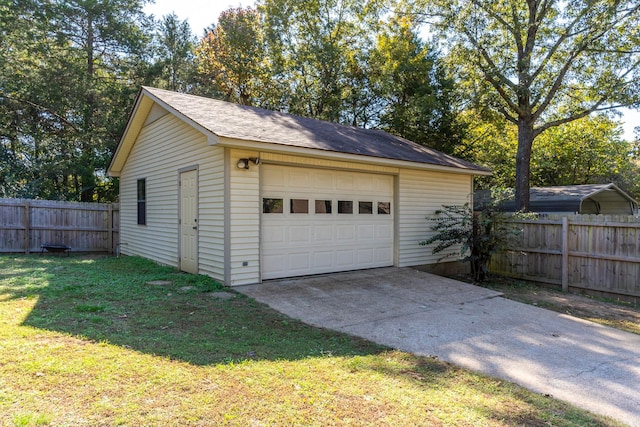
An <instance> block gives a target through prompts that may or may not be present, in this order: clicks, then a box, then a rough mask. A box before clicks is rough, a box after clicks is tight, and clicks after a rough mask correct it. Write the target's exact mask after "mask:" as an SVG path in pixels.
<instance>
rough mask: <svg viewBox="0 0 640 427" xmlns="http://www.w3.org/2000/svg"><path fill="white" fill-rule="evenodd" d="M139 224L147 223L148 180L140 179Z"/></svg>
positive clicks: (138, 198)
mask: <svg viewBox="0 0 640 427" xmlns="http://www.w3.org/2000/svg"><path fill="white" fill-rule="evenodd" d="M137 200H138V224H140V225H146V224H147V180H146V178H142V179H139V180H138V197H137Z"/></svg>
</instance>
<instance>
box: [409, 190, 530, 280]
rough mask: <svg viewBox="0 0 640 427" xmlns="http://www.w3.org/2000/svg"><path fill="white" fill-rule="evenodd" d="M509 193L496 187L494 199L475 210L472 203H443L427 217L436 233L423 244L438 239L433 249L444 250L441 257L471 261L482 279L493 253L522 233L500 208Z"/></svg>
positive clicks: (487, 270) (471, 267) (474, 271)
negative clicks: (455, 257) (498, 207)
mask: <svg viewBox="0 0 640 427" xmlns="http://www.w3.org/2000/svg"><path fill="white" fill-rule="evenodd" d="M508 197H509V192H508V191H495V192H494V193H493V194H492V202H491V203H489V204H488V206H487V207H486V208H485V209H484V210H482V211H480V212H473V210H472V208H471V206H470V205H469V203H465V204H464V205H462V206H460V205H444V206H443V207H442V209H439V210H437V211H436V212H435V213H434V215H431V216H430V217H428V218H427V219H429V220H430V221H432V226H431V230H432V231H433V232H434V234H433V235H432V236H431V237H430V238H428V239H426V240H424V241H421V242H420V245H422V246H427V245H432V244H434V243H437V244H436V245H435V246H434V247H433V248H432V252H433V253H434V254H438V253H443V252H444V256H443V257H442V258H440V261H442V260H444V259H447V258H449V257H452V256H457V258H458V260H459V261H462V262H468V263H469V267H470V269H471V275H472V277H473V280H474V281H476V282H483V281H484V280H486V278H487V275H488V274H489V262H490V261H491V257H492V256H493V255H494V254H495V253H497V252H499V251H500V250H503V249H504V248H505V247H506V245H507V244H508V242H509V239H510V238H511V237H513V236H515V235H517V234H518V233H519V231H518V230H514V229H513V227H512V226H510V225H509V223H508V222H507V221H505V220H506V219H507V216H506V214H505V213H504V212H500V211H499V210H498V209H497V206H499V204H500V203H501V201H503V200H505V199H506V198H508Z"/></svg>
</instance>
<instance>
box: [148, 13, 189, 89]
mask: <svg viewBox="0 0 640 427" xmlns="http://www.w3.org/2000/svg"><path fill="white" fill-rule="evenodd" d="M156 28H157V29H156V33H155V38H154V39H155V51H156V58H155V61H154V64H153V66H152V73H153V74H155V75H156V77H155V78H154V80H153V85H154V86H155V87H159V88H162V89H168V90H173V91H177V92H187V91H188V90H189V89H190V88H191V86H192V85H193V79H194V73H195V65H194V57H195V52H194V51H195V43H196V38H195V37H194V35H193V33H192V32H191V27H190V26H189V23H188V22H187V21H180V20H178V17H177V16H176V14H175V13H172V14H169V15H166V16H163V17H162V19H161V20H160V21H159V22H158V23H156Z"/></svg>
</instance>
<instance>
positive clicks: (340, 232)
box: [336, 224, 356, 242]
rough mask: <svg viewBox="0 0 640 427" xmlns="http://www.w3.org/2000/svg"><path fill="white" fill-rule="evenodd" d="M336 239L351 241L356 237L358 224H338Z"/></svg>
mask: <svg viewBox="0 0 640 427" xmlns="http://www.w3.org/2000/svg"><path fill="white" fill-rule="evenodd" d="M336 232H337V234H336V240H337V241H338V242H340V241H348V242H351V241H353V240H354V238H355V237H356V225H355V224H348V225H338V226H337V227H336Z"/></svg>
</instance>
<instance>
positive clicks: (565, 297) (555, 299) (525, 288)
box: [482, 277, 640, 335]
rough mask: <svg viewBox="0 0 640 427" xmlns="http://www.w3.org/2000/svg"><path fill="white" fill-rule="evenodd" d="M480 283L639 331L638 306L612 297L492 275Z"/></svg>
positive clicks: (521, 299) (551, 307)
mask: <svg viewBox="0 0 640 427" xmlns="http://www.w3.org/2000/svg"><path fill="white" fill-rule="evenodd" d="M482 286H486V287H488V288H491V289H494V290H497V291H499V292H502V293H503V294H504V296H505V297H506V298H509V299H512V300H514V301H519V302H523V303H525V304H531V305H536V306H538V307H541V308H545V309H547V310H553V311H557V312H559V313H564V314H569V315H571V316H574V317H580V318H582V319H585V320H589V321H591V322H596V323H600V324H601V325H605V326H609V327H612V328H616V329H620V330H622V331H625V332H631V333H633V334H638V335H640V306H639V305H638V304H633V303H630V302H626V301H621V300H616V299H612V298H603V297H594V296H589V295H583V294H574V293H567V292H562V291H560V290H559V289H558V288H557V287H554V286H551V285H549V286H544V285H540V284H535V283H532V282H527V281H521V280H515V279H509V278H500V277H495V278H492V279H491V280H489V281H487V282H486V283H483V284H482Z"/></svg>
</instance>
